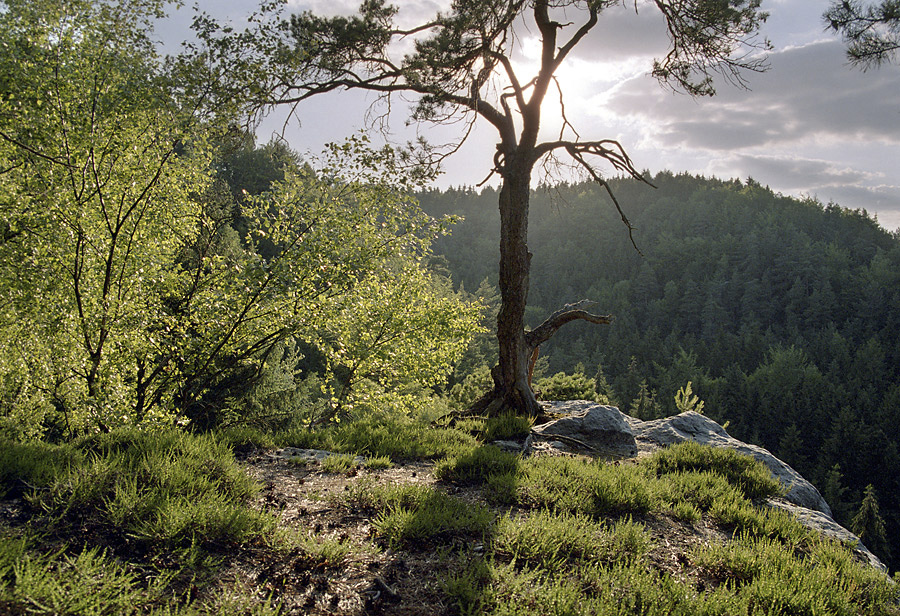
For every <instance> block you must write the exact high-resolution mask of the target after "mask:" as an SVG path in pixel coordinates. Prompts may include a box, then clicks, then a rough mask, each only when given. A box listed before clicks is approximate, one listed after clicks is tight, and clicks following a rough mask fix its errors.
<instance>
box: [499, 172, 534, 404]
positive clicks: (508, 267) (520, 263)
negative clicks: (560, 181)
mask: <svg viewBox="0 0 900 616" xmlns="http://www.w3.org/2000/svg"><path fill="white" fill-rule="evenodd" d="M509 162H510V163H511V164H509V166H508V167H507V169H508V171H509V172H508V173H507V174H505V177H504V182H503V187H502V188H501V190H500V298H501V305H500V312H499V314H498V315H497V341H498V343H499V347H500V349H499V350H500V362H499V365H498V367H497V370H496V371H495V372H494V391H493V392H492V393H493V398H494V399H495V401H500V402H501V408H505V409H510V410H514V411H515V412H517V413H518V414H526V415H534V416H536V415H538V414H539V413H540V411H541V407H540V405H539V404H538V402H537V399H535V397H534V392H533V391H532V389H531V386H530V383H529V379H528V371H529V364H530V359H531V354H532V351H533V350H534V349H532V348H531V347H530V346H529V345H528V343H527V342H526V340H525V305H526V302H527V300H528V273H529V269H530V266H531V254H530V253H529V252H528V202H529V198H530V183H531V182H530V180H531V166H530V165H528V164H520V165H516V164H515V162H513V161H509Z"/></svg>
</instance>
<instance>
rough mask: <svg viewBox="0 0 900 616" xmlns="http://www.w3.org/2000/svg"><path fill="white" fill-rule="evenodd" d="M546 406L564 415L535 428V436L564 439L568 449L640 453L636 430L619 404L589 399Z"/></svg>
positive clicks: (558, 440) (622, 454) (632, 454)
mask: <svg viewBox="0 0 900 616" xmlns="http://www.w3.org/2000/svg"><path fill="white" fill-rule="evenodd" d="M543 406H544V410H545V411H547V412H548V413H553V414H559V415H563V417H561V418H560V419H556V420H554V421H551V422H548V423H545V424H542V425H540V426H535V427H534V428H532V430H531V433H532V437H533V440H542V441H550V442H553V441H556V442H561V443H562V444H563V445H564V446H565V447H566V448H567V449H570V450H572V451H580V452H581V453H591V454H593V455H610V456H616V457H626V458H627V457H634V456H636V455H637V453H638V449H637V444H636V443H635V440H634V433H633V432H632V430H631V427H630V426H629V425H628V422H627V421H626V419H625V415H623V414H622V413H621V411H619V409H617V408H616V407H614V406H605V405H602V404H597V403H595V402H588V401H586V400H567V401H563V402H547V403H544V405H543ZM582 450H586V451H582Z"/></svg>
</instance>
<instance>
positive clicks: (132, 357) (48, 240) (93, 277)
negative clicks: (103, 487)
mask: <svg viewBox="0 0 900 616" xmlns="http://www.w3.org/2000/svg"><path fill="white" fill-rule="evenodd" d="M161 7H162V3H161V2H154V1H147V2H123V3H118V4H115V5H114V4H107V3H93V2H86V1H74V2H55V1H51V0H48V1H43V2H17V1H9V2H5V3H3V7H2V11H0V40H2V41H3V48H4V53H3V55H2V60H0V73H2V75H0V83H2V86H0V88H2V94H0V140H2V142H3V144H4V147H3V150H2V152H0V156H2V157H3V161H2V163H0V167H2V168H3V169H4V170H6V173H4V174H3V175H4V183H5V186H4V188H5V189H6V190H4V192H3V196H2V197H0V199H2V204H0V211H2V216H3V222H2V226H3V228H4V229H5V231H4V234H5V236H6V241H5V242H4V243H3V246H2V255H0V260H2V272H0V276H2V277H3V281H2V288H3V294H4V304H5V311H6V314H5V315H4V316H5V319H4V322H3V327H4V330H5V331H4V337H5V338H6V339H8V340H16V341H17V344H16V348H15V350H14V351H13V352H15V353H18V355H19V358H20V361H19V367H20V368H23V371H22V372H20V373H19V374H20V377H21V378H20V387H22V388H31V389H33V390H34V391H36V392H38V393H40V394H41V395H40V396H38V398H42V399H43V400H44V401H45V403H51V404H53V406H55V407H56V408H57V409H58V410H61V411H62V415H63V418H64V419H65V421H66V422H67V423H68V422H69V421H70V420H71V419H72V418H71V412H72V409H73V408H74V407H75V406H78V407H81V408H83V409H86V410H87V413H88V415H89V416H90V418H91V422H92V423H94V424H95V425H107V424H110V423H117V422H121V421H131V420H132V419H133V418H131V417H126V416H123V412H122V411H121V409H122V408H127V407H130V408H131V409H132V412H134V411H135V410H136V409H135V406H134V404H128V402H133V401H132V400H128V399H127V398H128V394H127V391H128V390H129V389H131V390H133V383H130V382H129V381H130V380H131V379H133V378H134V372H133V371H132V370H130V369H129V368H133V366H134V365H135V362H140V361H141V358H144V357H147V356H148V355H150V354H153V353H154V352H155V350H154V349H155V347H156V345H157V344H158V342H159V340H158V336H156V335H154V334H150V335H148V332H154V331H157V330H162V329H164V328H165V324H164V323H161V322H159V321H158V320H157V318H156V317H157V316H158V315H159V314H160V312H161V311H162V295H161V294H160V289H161V288H163V287H165V286H167V285H169V284H170V283H171V276H172V274H173V272H172V267H171V266H172V259H173V255H174V254H175V252H176V251H177V250H178V248H179V246H180V242H181V241H182V239H183V238H184V237H186V236H188V235H190V234H191V233H192V228H193V226H194V224H195V220H196V215H197V212H198V203H197V202H196V198H195V196H196V193H197V192H198V191H199V190H202V187H203V186H204V184H205V182H206V168H207V167H208V157H207V155H206V153H205V148H204V145H203V143H202V141H197V142H190V137H191V135H190V129H191V128H192V127H193V126H196V124H197V123H198V122H199V121H201V120H202V118H201V117H200V113H199V108H198V107H197V106H196V105H190V104H185V103H189V101H186V100H179V98H178V97H177V96H176V95H175V94H176V90H175V89H173V88H172V87H171V84H170V83H169V82H168V81H167V77H166V75H165V74H164V72H162V71H161V69H160V62H159V59H158V58H157V57H156V56H155V54H154V52H153V43H152V42H151V39H150V38H149V32H150V22H151V21H152V19H154V18H156V17H158V16H159V15H160V14H161ZM143 410H144V409H140V410H137V412H139V413H142V412H143ZM125 414H126V415H128V412H126V413H125Z"/></svg>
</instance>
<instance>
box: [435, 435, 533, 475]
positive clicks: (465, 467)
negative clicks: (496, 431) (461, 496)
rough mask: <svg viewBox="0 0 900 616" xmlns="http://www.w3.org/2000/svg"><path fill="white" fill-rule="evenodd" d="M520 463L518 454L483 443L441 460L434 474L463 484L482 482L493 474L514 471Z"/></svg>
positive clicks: (436, 465)
mask: <svg viewBox="0 0 900 616" xmlns="http://www.w3.org/2000/svg"><path fill="white" fill-rule="evenodd" d="M518 465H519V457H518V456H516V455H514V454H511V453H507V452H505V451H503V450H502V449H500V448H499V447H495V446H493V445H483V446H481V447H477V448H474V449H471V450H463V451H462V452H460V453H459V454H456V455H451V456H448V457H446V458H444V459H443V460H439V461H438V462H437V463H436V464H435V466H434V476H435V477H437V478H438V479H440V480H443V481H448V482H452V483H458V484H462V485H469V484H481V483H484V482H485V481H487V479H488V477H490V476H491V475H502V474H506V473H510V472H513V471H514V470H515V469H516V468H517V467H518Z"/></svg>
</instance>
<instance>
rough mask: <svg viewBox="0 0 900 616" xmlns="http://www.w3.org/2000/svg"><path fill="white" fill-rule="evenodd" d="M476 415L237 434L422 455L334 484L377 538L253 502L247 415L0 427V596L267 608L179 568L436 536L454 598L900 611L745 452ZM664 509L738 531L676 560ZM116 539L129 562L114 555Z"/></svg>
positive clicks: (550, 611)
mask: <svg viewBox="0 0 900 616" xmlns="http://www.w3.org/2000/svg"><path fill="white" fill-rule="evenodd" d="M486 425H487V424H486V423H484V424H482V427H481V428H480V429H481V430H482V431H481V432H480V433H479V431H478V430H474V434H473V433H470V432H465V431H460V430H446V429H428V428H426V427H425V426H424V425H422V424H421V423H416V422H415V421H413V420H411V419H408V418H407V419H399V420H396V421H393V422H391V421H388V420H385V419H384V418H380V419H378V420H377V421H373V420H369V421H368V422H360V423H359V424H356V425H353V424H345V425H342V426H331V427H328V428H326V429H325V430H322V431H320V432H319V433H318V434H316V433H310V434H308V435H302V434H301V433H299V432H293V433H282V434H280V435H279V434H272V435H268V436H266V437H262V436H259V435H251V437H252V440H253V441H256V442H262V443H265V444H266V445H269V446H271V444H276V445H280V444H292V445H303V446H319V447H321V446H323V445H330V446H332V447H331V448H332V449H334V450H336V451H340V452H342V453H344V454H347V455H346V456H344V458H346V459H347V460H351V461H352V456H354V455H363V456H365V457H366V458H367V459H368V460H369V461H371V462H372V463H371V465H369V464H368V463H367V464H366V466H367V467H368V468H369V469H370V470H371V469H383V468H389V467H390V466H391V465H392V464H395V463H396V462H397V461H400V460H408V459H416V458H417V457H418V459H422V458H425V459H429V458H430V459H434V460H436V462H435V467H434V469H435V471H434V472H435V476H436V477H437V478H438V479H439V482H438V484H436V485H431V486H429V485H389V484H382V483H379V482H376V481H374V480H372V479H371V478H370V477H368V473H366V472H363V473H361V476H360V478H358V479H356V480H355V482H353V483H352V484H351V485H350V486H349V489H348V490H346V491H345V492H344V493H343V496H341V497H340V498H338V500H337V501H336V502H335V504H336V505H337V506H339V507H345V508H347V509H350V510H353V512H354V515H357V516H358V515H362V516H364V517H366V518H368V519H369V520H371V527H372V529H373V533H374V535H375V542H376V543H379V544H380V547H379V546H377V545H372V544H367V545H368V547H366V546H364V545H358V544H356V543H354V542H350V541H344V540H342V539H328V538H325V537H317V536H315V535H311V534H309V533H308V532H302V533H295V534H294V535H290V536H289V535H288V534H285V533H284V532H282V531H278V529H277V524H276V519H275V518H274V516H272V515H271V514H269V513H265V512H261V511H259V510H257V509H254V508H253V507H252V506H251V499H252V497H253V496H254V495H255V494H256V491H257V487H256V486H255V485H254V484H253V483H252V482H251V481H250V480H249V479H248V477H247V475H246V474H245V473H244V472H242V470H241V468H240V467H239V466H238V465H237V463H236V462H235V460H234V457H233V454H232V452H231V449H230V447H232V446H236V447H237V446H241V447H243V446H245V444H246V443H247V442H248V438H249V437H248V435H246V434H242V435H236V434H227V435H223V436H216V435H191V434H187V433H184V432H180V431H175V430H173V431H163V432H155V433H145V432H136V431H121V432H114V433H111V434H106V435H97V436H92V437H87V438H83V439H80V440H77V441H74V442H72V443H69V444H64V445H46V444H40V443H31V444H23V443H14V442H6V443H2V444H0V493H2V495H3V496H5V497H6V498H12V497H21V498H22V500H23V503H24V505H23V506H25V507H27V508H28V510H29V512H30V513H29V515H30V516H31V522H30V523H28V524H24V525H19V526H17V527H15V528H13V527H12V526H7V525H6V524H4V523H0V613H6V612H9V613H46V614H56V613H71V614H156V613H165V614H195V613H207V614H218V613H241V614H243V613H248V614H249V613H252V614H262V615H265V614H275V613H278V611H279V602H278V598H277V597H262V596H260V595H259V593H258V592H254V591H252V590H250V589H245V588H242V587H240V584H238V585H236V586H235V588H233V589H231V590H230V591H229V592H219V593H216V597H217V598H216V599H215V600H211V599H209V598H208V596H209V595H206V596H207V598H206V599H204V600H199V599H195V598H194V597H193V595H192V593H190V592H187V591H184V587H185V584H184V583H181V584H179V580H182V581H183V580H184V579H185V576H187V577H188V579H190V580H194V581H193V582H190V584H188V586H190V585H192V584H194V583H200V580H201V579H202V578H203V577H204V575H205V574H204V573H203V572H204V571H205V572H211V571H215V570H216V568H217V567H218V566H219V563H220V562H222V561H223V560H225V559H227V558H228V556H229V554H231V553H233V552H235V551H240V550H246V549H247V548H248V547H251V546H256V548H254V549H257V550H258V551H259V553H260V554H262V553H264V552H265V550H293V551H294V552H296V551H300V552H302V553H304V554H306V556H305V557H304V558H305V561H308V562H310V563H314V564H315V566H316V567H317V568H318V569H319V570H322V571H331V572H333V573H334V575H340V571H341V569H342V567H344V566H346V563H348V562H351V561H353V559H354V551H358V550H364V549H373V550H376V551H377V550H380V549H383V548H389V549H390V550H391V551H394V552H397V551H399V552H402V551H404V550H406V551H422V550H428V551H433V552H435V553H439V554H442V555H443V556H442V557H441V558H443V559H444V565H446V566H443V567H442V568H441V571H445V572H447V571H449V574H447V575H446V576H445V577H444V579H443V580H435V582H436V583H439V584H441V585H442V586H441V587H442V588H443V592H444V593H445V594H446V597H447V602H448V603H449V604H452V605H454V606H455V609H456V611H457V612H458V613H460V614H491V615H497V616H499V615H508V614H523V615H524V614H546V615H555V614H560V615H561V614H598V615H599V614H603V615H607V614H621V615H632V614H634V615H637V614H641V615H654V614H659V615H663V614H666V615H669V614H684V615H688V614H690V615H693V614H722V615H725V614H729V615H730V614H748V615H749V614H772V615H775V614H779V615H780V614H785V615H787V614H798V615H805V614H809V615H818V614H822V615H831V614H834V615H843V614H846V615H848V616H849V615H851V614H853V615H856V614H875V615H878V614H883V615H894V616H897V615H898V614H900V609H898V590H897V589H898V586H897V585H896V584H892V583H891V581H890V580H889V579H888V578H887V577H885V576H884V575H882V574H880V573H879V572H877V571H875V570H873V569H871V568H868V567H865V566H863V565H861V564H859V563H858V562H857V561H856V560H855V558H854V556H853V554H852V552H851V551H849V550H847V549H846V548H845V547H843V546H840V545H838V544H835V543H834V542H831V541H826V540H823V539H821V538H820V537H818V536H817V535H815V534H814V533H812V532H810V531H808V530H806V529H805V528H803V527H802V526H800V525H799V523H797V521H796V520H794V519H793V518H791V517H790V516H787V515H785V514H782V513H779V512H774V511H770V510H768V509H766V508H765V507H762V506H760V505H757V504H754V499H759V498H762V497H764V496H771V495H775V494H778V493H779V492H780V489H781V488H780V486H779V485H778V484H777V482H775V481H774V480H773V479H772V478H771V476H770V475H769V474H768V473H767V472H766V471H765V468H764V467H762V465H760V464H759V463H758V462H756V461H754V460H752V459H750V458H745V457H742V456H739V455H737V454H735V453H734V452H722V451H718V450H712V449H710V448H707V447H701V446H697V445H694V444H684V445H679V446H676V447H673V448H670V449H668V450H665V451H662V452H659V453H658V454H656V455H654V456H651V457H648V458H646V459H644V460H642V461H640V462H636V463H619V464H607V463H604V462H602V461H591V460H586V459H576V458H569V457H558V458H553V457H541V458H528V459H523V458H521V457H520V456H516V455H513V454H509V453H505V452H503V451H500V450H499V449H497V448H496V447H493V446H489V445H485V444H484V433H485V431H486V429H487V427H486ZM490 429H491V430H495V428H490ZM420 437H421V440H420V441H419V442H416V439H418V438H420ZM322 448H324V447H322ZM344 458H340V460H343V459H344ZM340 460H338V461H340ZM335 464H337V462H335ZM332 470H334V469H332ZM448 486H453V487H452V489H449V490H448V489H447V487H448ZM457 486H458V487H457ZM460 490H463V491H465V492H466V494H468V495H469V496H468V497H466V498H462V497H461V496H457V495H455V494H453V492H457V491H460ZM479 490H481V491H482V496H483V498H474V500H473V496H472V495H473V494H474V495H475V496H477V494H478V491H479ZM448 492H449V493H448ZM336 498H337V497H336ZM476 501H477V502H476ZM664 518H668V519H670V520H674V522H670V524H682V525H684V526H685V527H687V528H689V527H690V526H691V525H694V524H698V523H700V522H701V521H702V522H703V523H704V524H716V525H718V528H719V529H720V530H722V531H724V532H725V533H727V534H730V535H731V536H732V539H731V540H729V541H726V542H722V543H715V542H713V543H710V542H706V543H698V544H697V547H693V548H685V549H684V550H683V551H682V552H680V553H679V554H678V557H677V559H676V558H674V555H673V554H670V553H667V552H666V550H667V549H668V548H667V547H666V546H665V545H664V543H665V542H664V540H660V539H658V538H657V537H655V536H654V533H653V532H652V531H651V526H652V524H650V522H652V521H653V520H659V519H664ZM74 525H77V526H78V527H79V528H80V529H82V531H83V532H82V535H81V537H80V539H79V540H78V541H75V540H72V539H71V533H70V532H69V529H71V528H72V527H73V526H74ZM291 537H293V538H291ZM121 543H128V545H129V546H131V547H130V548H129V549H130V551H131V552H133V553H136V554H141V555H143V556H142V557H141V559H139V562H134V563H131V564H129V563H128V562H126V561H123V560H122V556H119V555H117V554H116V552H115V549H116V546H117V545H119V544H121ZM476 545H477V546H479V547H478V549H477V550H476V549H474V548H473V546H476ZM663 562H668V563H669V564H667V565H664V566H662V565H661V564H660V563H663ZM428 574H429V573H428V572H420V575H428ZM179 589H181V590H179ZM435 613H437V612H435Z"/></svg>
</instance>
